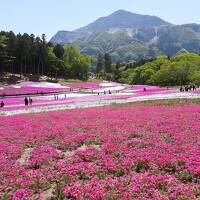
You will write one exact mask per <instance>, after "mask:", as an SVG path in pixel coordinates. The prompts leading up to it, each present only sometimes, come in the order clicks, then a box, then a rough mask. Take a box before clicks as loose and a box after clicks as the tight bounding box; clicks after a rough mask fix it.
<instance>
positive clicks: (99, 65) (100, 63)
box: [96, 54, 104, 74]
mask: <svg viewBox="0 0 200 200" xmlns="http://www.w3.org/2000/svg"><path fill="white" fill-rule="evenodd" d="M103 64H104V60H103V55H102V54H99V55H98V58H97V68H96V73H97V74H98V73H99V72H101V71H102V70H103Z"/></svg>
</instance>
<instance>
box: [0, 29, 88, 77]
mask: <svg viewBox="0 0 200 200" xmlns="http://www.w3.org/2000/svg"><path fill="white" fill-rule="evenodd" d="M90 65H91V58H90V57H88V56H85V55H82V54H81V53H80V51H79V49H78V48H77V47H76V46H73V45H66V46H62V45H56V46H53V45H52V44H51V43H48V42H47V41H46V36H45V35H44V34H43V35H42V36H41V37H36V36H35V35H33V34H30V35H29V34H27V33H24V34H17V35H15V34H14V33H13V32H12V31H11V32H4V31H2V32H0V73H1V74H2V73H4V72H11V73H16V74H23V75H27V74H34V75H48V76H56V77H64V78H79V79H86V78H87V74H88V71H89V68H90Z"/></svg>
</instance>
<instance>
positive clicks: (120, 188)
mask: <svg viewBox="0 0 200 200" xmlns="http://www.w3.org/2000/svg"><path fill="white" fill-rule="evenodd" d="M0 120H1V126H0V160H1V162H0V177H1V178H0V198H3V197H6V196H7V197H8V199H14V200H18V199H20V200H21V199H22V200H24V199H42V198H43V199H46V198H47V196H45V195H47V194H48V193H49V191H51V192H50V194H51V196H52V197H53V196H54V197H59V195H60V196H62V197H63V198H66V199H75V200H76V199H77V200H81V199H82V200H84V199H89V200H103V199H124V200H132V199H136V200H141V199H142V200H198V199H199V198H200V131H199V130H200V107H199V106H198V105H182V106H174V107H164V106H152V107H150V106H144V107H139V106H137V105H129V106H127V107H124V106H123V107H121V106H107V107H101V108H88V109H75V110H70V111H57V112H49V113H40V114H27V115H18V116H10V117H0Z"/></svg>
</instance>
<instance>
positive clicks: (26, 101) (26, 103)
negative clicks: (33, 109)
mask: <svg viewBox="0 0 200 200" xmlns="http://www.w3.org/2000/svg"><path fill="white" fill-rule="evenodd" d="M24 103H25V106H28V98H27V97H25V99H24Z"/></svg>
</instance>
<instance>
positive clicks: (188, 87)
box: [180, 85, 197, 92]
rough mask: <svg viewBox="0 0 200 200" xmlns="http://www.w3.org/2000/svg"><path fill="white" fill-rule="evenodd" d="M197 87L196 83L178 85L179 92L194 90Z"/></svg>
mask: <svg viewBox="0 0 200 200" xmlns="http://www.w3.org/2000/svg"><path fill="white" fill-rule="evenodd" d="M196 89H197V87H196V85H186V86H181V87H180V92H189V91H192V90H193V91H195V90H196Z"/></svg>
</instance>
